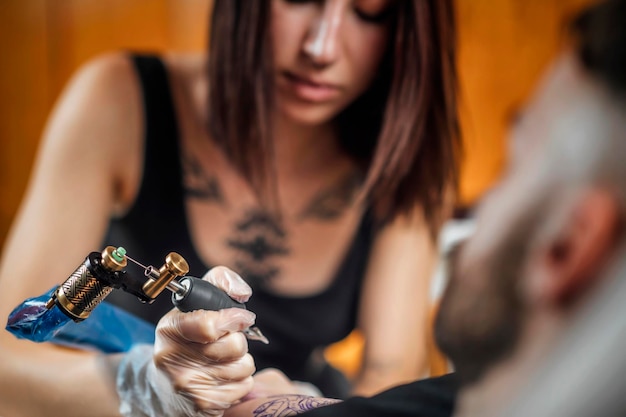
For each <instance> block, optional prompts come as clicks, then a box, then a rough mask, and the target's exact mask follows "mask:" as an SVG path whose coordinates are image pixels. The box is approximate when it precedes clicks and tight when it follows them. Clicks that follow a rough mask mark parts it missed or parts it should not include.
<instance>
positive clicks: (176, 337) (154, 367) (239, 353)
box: [117, 267, 256, 417]
mask: <svg viewBox="0 0 626 417" xmlns="http://www.w3.org/2000/svg"><path fill="white" fill-rule="evenodd" d="M203 279H205V280H208V281H209V282H211V283H212V284H214V285H216V286H218V287H220V288H222V289H223V290H225V291H226V292H227V293H228V294H229V295H230V296H231V297H233V298H234V299H236V300H237V301H239V302H245V301H247V300H248V298H249V297H250V295H251V294H252V291H251V289H250V287H249V286H248V285H247V284H246V283H245V282H244V281H243V279H241V277H239V275H237V274H235V273H234V272H233V271H231V270H229V269H228V268H225V267H216V268H213V269H211V270H210V271H209V272H208V273H207V274H205V276H204V277H203ZM255 318H256V317H255V315H254V313H252V312H250V311H247V310H243V309H238V308H231V309H226V310H221V311H205V310H197V311H193V312H190V313H182V312H180V311H178V310H176V309H173V310H172V311H170V312H169V313H168V314H166V315H165V316H164V317H163V318H162V319H161V320H160V321H159V323H158V325H157V329H156V341H155V344H154V348H152V346H148V345H141V346H136V347H134V348H133V349H131V350H130V351H129V352H128V353H127V354H126V355H125V357H124V358H123V359H122V362H121V363H120V365H119V367H118V374H117V389H118V394H119V397H120V413H121V414H122V415H124V416H150V417H152V416H155V417H156V416H183V415H184V416H221V415H222V414H223V413H224V410H225V409H227V408H228V407H230V405H232V404H233V403H235V402H237V401H239V400H240V399H241V398H242V397H244V396H245V395H246V394H247V393H248V392H249V391H250V390H251V389H252V386H253V380H252V374H253V373H254V370H255V368H254V361H253V359H252V357H251V356H250V354H248V353H247V352H248V343H247V340H246V338H245V336H244V335H243V333H241V332H240V330H243V329H245V328H247V327H250V326H251V325H253V324H254V320H255Z"/></svg>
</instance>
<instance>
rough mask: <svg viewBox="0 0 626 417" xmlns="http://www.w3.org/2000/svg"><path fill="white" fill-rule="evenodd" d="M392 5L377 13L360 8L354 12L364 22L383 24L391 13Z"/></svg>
mask: <svg viewBox="0 0 626 417" xmlns="http://www.w3.org/2000/svg"><path fill="white" fill-rule="evenodd" d="M391 9H392V8H391V7H387V8H385V9H383V10H382V11H380V12H377V13H369V12H365V11H363V10H360V9H355V10H354V12H355V13H356V15H357V16H358V17H359V19H361V20H362V21H364V22H367V23H374V24H383V23H385V22H386V21H387V19H388V18H389V16H390V15H391Z"/></svg>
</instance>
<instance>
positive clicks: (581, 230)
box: [531, 189, 621, 306]
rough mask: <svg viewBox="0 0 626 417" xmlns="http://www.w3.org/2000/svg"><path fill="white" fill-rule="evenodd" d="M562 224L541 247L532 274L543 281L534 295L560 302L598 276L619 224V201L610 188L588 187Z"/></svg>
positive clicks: (578, 293)
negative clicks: (534, 270)
mask: <svg viewBox="0 0 626 417" xmlns="http://www.w3.org/2000/svg"><path fill="white" fill-rule="evenodd" d="M561 224H562V225H563V226H562V228H561V230H560V231H559V233H558V234H556V235H555V237H554V238H553V239H551V240H549V241H548V242H547V246H545V247H544V248H543V249H544V250H542V251H541V254H540V256H539V258H540V259H538V260H539V265H536V266H537V267H538V268H539V270H540V271H541V272H540V273H539V277H535V278H536V279H540V280H541V281H543V282H542V283H541V284H540V285H539V287H540V291H541V292H542V294H540V295H539V294H536V295H539V296H540V297H541V299H543V300H544V301H547V302H548V303H550V304H552V305H561V306H563V305H566V304H570V303H573V302H575V301H576V300H577V299H578V298H579V297H580V296H581V295H583V294H584V292H585V289H587V288H588V287H590V286H593V284H594V283H595V281H596V280H598V279H599V278H600V275H601V274H600V271H601V269H602V268H603V267H604V266H605V263H606V260H607V258H608V257H609V255H610V254H611V252H612V250H613V248H614V245H615V241H616V236H617V235H618V232H619V228H620V227H621V224H620V210H619V203H618V201H617V200H616V198H615V196H614V195H613V194H612V193H611V192H610V191H609V190H606V189H591V190H588V191H586V192H585V193H584V194H583V195H582V196H580V197H579V198H578V199H577V200H576V202H575V203H574V207H573V210H570V211H569V212H568V213H567V218H566V219H564V221H563V223H561ZM533 269H534V268H533ZM536 272H539V271H536ZM531 279H532V278H531ZM535 290H537V288H535Z"/></svg>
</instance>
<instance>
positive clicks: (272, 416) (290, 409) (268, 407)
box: [252, 395, 340, 417]
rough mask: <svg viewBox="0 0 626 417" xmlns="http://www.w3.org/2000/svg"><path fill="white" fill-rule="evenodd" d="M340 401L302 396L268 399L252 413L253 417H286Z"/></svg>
mask: <svg viewBox="0 0 626 417" xmlns="http://www.w3.org/2000/svg"><path fill="white" fill-rule="evenodd" d="M339 401H340V400H333V399H329V398H317V397H308V396H304V395H285V396H277V397H270V398H268V401H267V402H265V403H263V404H261V405H260V406H259V407H257V408H255V409H254V411H252V415H253V416H254V417H286V416H293V415H295V414H300V413H304V412H305V411H309V410H313V409H315V408H319V407H324V406H326V405H330V404H334V403H337V402H339Z"/></svg>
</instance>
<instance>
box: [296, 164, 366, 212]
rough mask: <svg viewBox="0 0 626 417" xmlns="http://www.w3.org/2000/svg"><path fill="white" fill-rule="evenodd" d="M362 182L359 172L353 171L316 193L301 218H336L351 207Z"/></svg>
mask: <svg viewBox="0 0 626 417" xmlns="http://www.w3.org/2000/svg"><path fill="white" fill-rule="evenodd" d="M361 184H362V177H361V175H360V174H359V173H356V172H352V173H350V174H349V175H346V176H345V177H343V178H342V179H341V180H339V181H338V182H337V183H335V184H333V185H331V186H330V187H328V188H325V189H323V190H321V191H320V192H318V193H317V194H315V195H314V196H313V198H312V199H311V202H310V203H309V204H308V205H307V206H306V207H305V208H304V210H302V212H301V213H300V215H299V218H300V220H305V219H310V218H314V219H319V220H334V219H336V218H338V217H339V216H341V215H342V214H343V212H344V211H345V210H346V209H347V208H348V207H350V205H351V204H352V203H353V202H354V199H355V198H356V196H357V192H358V191H359V188H360V187H361Z"/></svg>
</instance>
